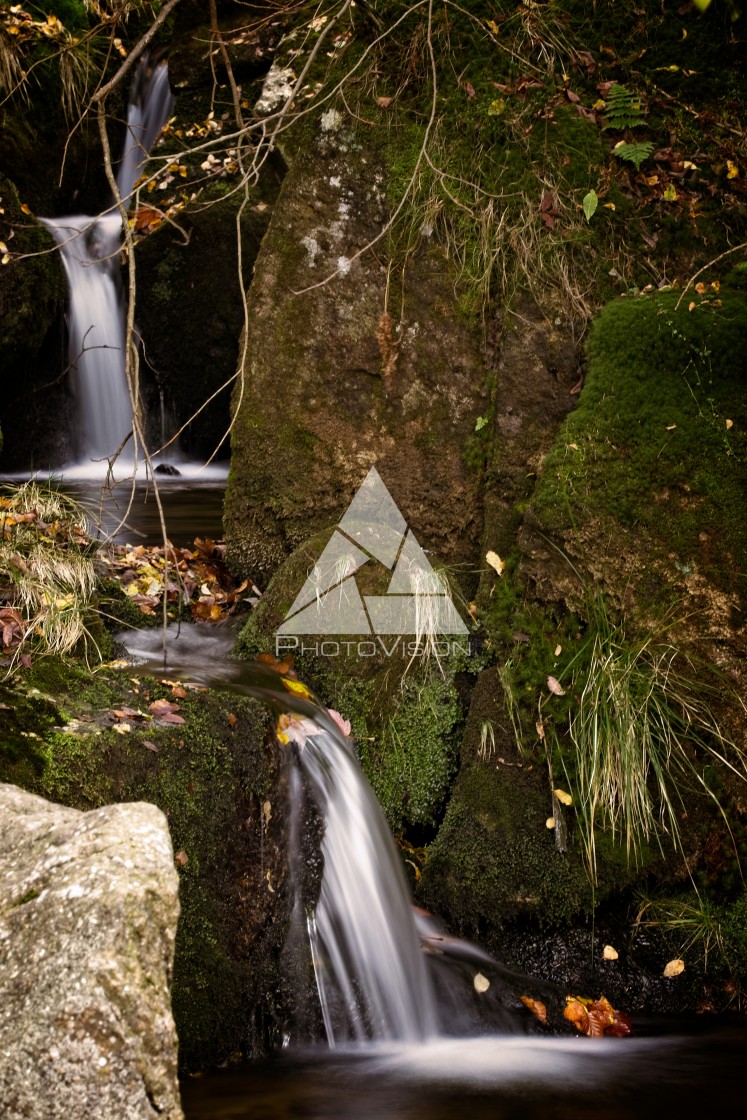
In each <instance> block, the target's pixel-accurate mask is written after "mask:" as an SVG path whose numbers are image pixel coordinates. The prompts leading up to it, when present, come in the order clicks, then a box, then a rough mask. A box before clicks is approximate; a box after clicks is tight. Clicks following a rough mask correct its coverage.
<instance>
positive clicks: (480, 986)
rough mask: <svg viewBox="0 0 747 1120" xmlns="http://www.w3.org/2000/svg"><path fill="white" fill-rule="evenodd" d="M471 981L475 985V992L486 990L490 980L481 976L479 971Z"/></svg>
mask: <svg viewBox="0 0 747 1120" xmlns="http://www.w3.org/2000/svg"><path fill="white" fill-rule="evenodd" d="M472 983H473V984H474V986H475V991H476V992H487V990H488V988H489V987H490V981H489V980H488V978H487V976H483V974H482V973H481V972H478V973H476V975H475V978H474V980H473V981H472Z"/></svg>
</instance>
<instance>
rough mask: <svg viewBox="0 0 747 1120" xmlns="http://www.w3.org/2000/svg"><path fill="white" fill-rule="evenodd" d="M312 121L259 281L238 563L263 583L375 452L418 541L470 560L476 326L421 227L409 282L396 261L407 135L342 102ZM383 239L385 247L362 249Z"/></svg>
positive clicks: (477, 408)
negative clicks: (394, 172)
mask: <svg viewBox="0 0 747 1120" xmlns="http://www.w3.org/2000/svg"><path fill="white" fill-rule="evenodd" d="M310 122H311V123H310V124H309V126H308V127H307V128H304V129H303V130H299V131H297V132H296V133H295V134H294V136H293V137H292V140H291V141H290V142H289V143H286V144H285V146H284V154H285V155H286V156H287V158H288V160H289V161H290V169H289V172H288V174H287V176H286V178H285V181H284V183H283V187H282V190H281V193H280V196H279V199H278V202H277V205H276V207H275V211H274V214H273V218H272V221H271V223H270V227H269V229H268V232H267V235H266V237H265V239H264V242H263V244H262V249H261V252H260V254H259V257H258V258H257V263H256V266H255V272H254V279H253V282H252V285H251V289H250V291H249V299H248V323H249V331H248V335H247V344H246V352H245V355H244V361H243V365H242V367H241V370H240V380H239V382H238V383H237V386H236V389H235V395H234V407H235V410H236V414H235V420H234V428H233V432H232V462H231V473H230V476H229V485H228V491H227V495H226V506H225V527H226V541H227V544H228V550H229V557H230V561H231V563H232V565H233V567H234V568H235V570H236V571H240V572H242V573H247V574H251V575H252V576H253V577H254V578H255V579H257V580H261V581H266V580H267V578H268V577H269V576H270V575H271V574H272V573H273V572H274V571H275V570H276V568H277V567H278V566H279V565H280V564H281V563H282V561H283V560H284V559H285V557H286V556H287V555H288V553H289V552H290V551H292V550H293V549H294V548H296V547H297V546H298V545H300V544H301V543H302V542H303V541H304V540H306V539H307V538H308V537H309V536H310V535H311V534H312V533H313V532H315V531H317V530H318V529H319V528H321V527H324V526H326V525H331V524H334V522H335V521H336V520H337V519H338V518H339V517H340V516H341V515H342V513H343V512H344V510H345V508H346V506H347V505H348V503H349V501H350V499H351V498H352V496H353V494H354V493H355V491H356V490H357V488H358V487H359V486H360V484H361V482H362V481H363V479H364V477H365V476H366V474H367V472H368V469H369V468H370V466H371V465H373V464H374V463H375V464H376V466H377V469H378V471H379V473H380V475H381V477H382V478H383V480H384V483H385V484H386V486H387V487H389V489H390V490H391V493H392V495H393V497H394V499H395V501H396V502H397V504H398V505H399V507H400V509H401V510H402V511H403V513H404V514H405V516H406V517H407V518H409V519H412V520H413V522H415V521H417V522H418V525H419V531H420V537H419V539H420V543H421V544H422V545H423V547H426V548H427V547H431V548H433V550H434V551H435V553H436V554H437V555H438V557H439V558H440V559H441V560H442V561H443V562H445V563H449V564H459V563H464V562H465V561H472V560H473V559H474V556H475V550H476V546H477V542H478V540H479V521H480V518H479V500H478V495H477V474H476V472H474V471H471V470H470V468H469V467H468V466H467V464H466V462H465V450H466V447H467V443H468V439H469V437H470V435H471V434H472V433H473V432H474V429H475V423H476V419H477V417H478V415H479V414H480V413H481V411H483V410H484V407H485V401H486V399H487V388H486V384H485V370H484V365H483V360H482V355H481V346H480V332H479V330H478V329H476V327H475V326H474V325H473V324H472V323H471V322H470V321H469V320H468V319H467V318H466V317H464V316H463V315H462V313H461V312H460V310H459V308H458V306H457V305H456V304H455V301H454V287H453V286H454V275H453V273H452V269H451V267H450V265H449V263H448V261H447V260H446V258H445V256H444V253H443V252H442V250H441V249H440V248H439V247H438V246H437V245H436V244H435V243H434V239H429V238H428V237H423V238H421V244H420V246H419V248H418V249H417V250H416V251H415V252H413V254H412V256H411V258H410V260H409V261H408V269H407V277H406V281H405V282H404V283H402V284H400V281H399V280H398V279H397V278H396V277H395V276H394V275H393V274H390V271H389V270H388V268H387V263H386V255H385V254H386V243H385V241H383V240H381V239H382V238H383V237H385V235H386V223H387V221H388V219H389V217H390V213H391V210H390V202H389V194H388V189H389V176H390V166H389V165H390V161H391V160H392V159H394V158H395V156H396V153H397V144H396V142H395V141H394V140H392V139H391V138H390V137H389V135H388V133H387V132H386V130H385V129H383V128H382V129H376V130H373V131H370V130H369V131H367V132H365V133H364V132H362V131H361V130H360V129H359V128H357V127H356V124H355V121H354V120H353V119H352V118H351V117H350V116H349V115H347V114H345V113H344V112H342V111H338V109H336V108H335V109H332V108H330V109H328V110H326V111H325V112H323V113H321V114H319V113H315V114H313V116H312V117H311V118H310ZM376 241H379V243H380V247H381V250H382V252H383V253H384V255H383V256H382V255H381V254H380V253H378V252H370V251H364V249H365V247H366V246H367V245H368V244H369V243H372V242H376Z"/></svg>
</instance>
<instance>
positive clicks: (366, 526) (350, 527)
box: [276, 467, 468, 653]
mask: <svg viewBox="0 0 747 1120" xmlns="http://www.w3.org/2000/svg"><path fill="white" fill-rule="evenodd" d="M371 560H377V561H379V563H381V564H383V565H384V566H385V567H386V568H387V569H389V571H391V572H392V577H391V580H390V582H389V587H388V589H387V592H386V594H385V595H364V596H362V595H361V594H360V591H359V590H358V586H357V584H356V581H355V574H356V572H358V571H359V570H360V569H361V568H362V567H363V565H364V564H367V563H369V561H371ZM467 633H468V631H467V627H466V626H465V624H464V622H463V621H462V619H461V618H460V617H459V613H458V612H457V609H456V607H455V606H454V603H453V601H452V598H451V595H450V594H449V590H448V586H447V584H446V582H445V580H444V578H443V577H442V576H441V575H439V573H438V572H435V571H434V570H433V568H432V567H431V564H430V562H429V560H428V558H427V556H426V555H425V553H424V552H423V550H422V548H421V547H420V545H419V544H418V542H417V540H416V539H415V536H414V534H413V532H412V530H411V529H408V527H407V523H406V521H405V519H404V517H403V516H402V514H401V513H400V511H399V509H398V508H397V505H396V503H395V501H394V499H393V498H392V496H391V494H390V493H389V491H388V490H387V488H386V486H385V485H384V483H383V482H382V481H381V478H380V476H379V474H378V472H377V470H376V468H375V467H371V470H370V471H369V472H368V474H367V475H366V478H365V479H364V481H363V483H362V485H361V487H360V489H359V490H358V492H357V493H356V495H355V497H354V498H353V500H352V502H351V503H350V505H349V507H348V509H347V511H346V513H345V515H344V516H343V518H342V520H341V521H340V523H339V525H338V527H337V528H336V529H335V531H334V532H333V534H332V537H331V538H330V540H329V542H328V544H327V547H326V548H325V549H324V551H323V553H322V555H321V556H320V557H319V559H318V560H317V562H316V564H315V566H314V568H313V570H312V571H311V572H310V574H309V576H308V578H307V580H306V582H305V583H304V585H303V587H302V588H301V590H300V592H299V593H298V595H297V596H296V598H295V600H294V602H293V604H292V606H291V608H290V610H289V611H288V613H287V615H286V616H285V621H284V622H283V623H282V625H281V626H280V627H279V629H278V631H277V638H278V639H281V638H282V637H284V636H296V637H297V636H299V635H307V634H308V635H311V634H313V635H328V634H329V635H332V634H345V635H350V636H359V637H366V638H368V639H369V641H367V642H366V643H365V645H367V646H371V645H374V646H376V643H374V642H373V641H371V639H373V638H374V637H379V636H381V637H383V638H386V637H388V636H390V635H398V636H400V637H402V636H405V635H407V636H410V637H413V638H415V639H416V643H415V644H416V645H419V644H423V643H424V644H425V645H430V646H431V648H435V646H436V645H437V644H440V643H439V642H438V639H439V637H444V638H445V637H447V636H454V635H457V636H462V635H466V634H467ZM276 644H277V645H278V648H279V649H291V648H293V647H294V646H295V645H297V643H292V642H289V641H280V640H278V641H277V643H276ZM327 644H328V645H330V646H331V645H333V644H334V645H337V644H338V643H327ZM345 644H348V645H349V644H350V643H345ZM396 644H397V643H395V645H396ZM409 644H410V645H412V643H409ZM447 644H448V643H447ZM378 646H379V648H381V649H383V650H384V652H385V653H386V652H388V651H389V649H390V648H392V649H393V648H394V646H392V645H391V643H389V645H387V643H386V642H384V641H380V642H379V643H378Z"/></svg>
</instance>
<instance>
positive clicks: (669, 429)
mask: <svg viewBox="0 0 747 1120" xmlns="http://www.w3.org/2000/svg"><path fill="white" fill-rule="evenodd" d="M676 427H677V425H676V424H667V431H668V432H673V431H674V429H675V428H676Z"/></svg>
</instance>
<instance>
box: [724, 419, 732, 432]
mask: <svg viewBox="0 0 747 1120" xmlns="http://www.w3.org/2000/svg"><path fill="white" fill-rule="evenodd" d="M733 427H734V421H733V420H727V421H726V430H727V431H728V430H729V428H733Z"/></svg>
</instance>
